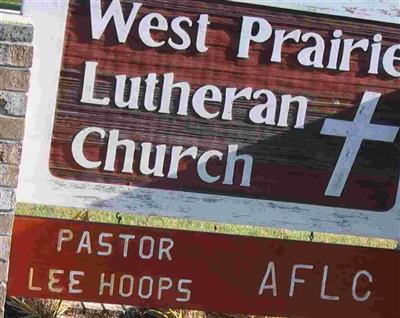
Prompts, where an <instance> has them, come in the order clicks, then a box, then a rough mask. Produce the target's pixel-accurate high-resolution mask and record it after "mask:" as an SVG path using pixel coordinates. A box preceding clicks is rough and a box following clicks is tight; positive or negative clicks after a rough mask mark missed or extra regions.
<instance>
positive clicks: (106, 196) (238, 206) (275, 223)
mask: <svg viewBox="0 0 400 318" xmlns="http://www.w3.org/2000/svg"><path fill="white" fill-rule="evenodd" d="M238 1H240V2H248V3H257V2H258V3H260V2H262V4H265V5H270V6H279V7H285V8H292V9H296V10H303V11H308V12H316V13H330V14H334V15H338V16H352V17H356V18H367V19H370V20H378V21H384V22H391V23H400V21H399V18H398V17H396V10H397V12H399V10H400V8H399V7H400V5H399V4H398V3H396V1H393V2H392V1H383V0H374V1H370V2H368V3H367V4H366V2H365V1H363V2H358V1H331V2H330V6H329V5H327V3H329V2H328V1H326V2H323V3H322V4H319V2H320V1H316V2H314V1H303V2H302V4H301V5H299V4H298V3H296V2H293V1H265V0H263V1H257V0H255V1H251V0H246V1H244V0H238ZM371 2H374V5H372V4H371ZM332 4H334V6H333V5H332ZM363 6H364V7H363ZM349 7H351V8H352V10H348V9H349ZM354 7H357V10H354ZM67 9H68V1H65V0H63V1H56V0H54V1H45V0H43V1H30V0H25V2H24V4H23V14H24V15H26V16H28V17H30V18H31V19H32V20H33V23H34V25H35V36H34V40H33V45H34V47H35V58H34V64H33V68H32V78H31V88H30V92H29V102H28V107H27V115H26V129H25V139H24V147H23V153H22V164H21V170H20V176H19V184H18V190H17V200H18V201H19V202H29V203H35V204H48V205H55V206H68V207H74V208H88V209H98V210H113V211H119V212H129V213H140V214H147V215H162V216H168V217H179V218H190V219H197V220H208V221H215V222H223V223H236V224H249V225H257V226H266V227H277V228H287V229H294V230H304V231H321V232H331V233H341V234H352V235H362V236H372V237H381V238H392V239H400V184H399V187H398V193H397V200H396V204H395V206H394V207H393V208H392V209H391V210H390V211H388V212H369V211H363V210H355V209H343V208H333V207H324V206H316V205H308V204H299V203H285V202H278V201H270V200H260V199H249V198H240V197H228V196H223V195H214V194H204V193H190V192H182V191H172V190H160V189H149V188H139V187H132V186H121V185H108V184H96V183H91V182H82V181H71V180H65V179H60V178H56V177H54V176H52V175H51V174H50V171H49V167H48V162H49V152H50V144H51V137H52V129H53V121H54V114H55V107H56V99H57V89H58V82H59V75H60V68H61V59H62V52H63V43H64V32H65V24H66V15H67ZM350 12H352V13H350Z"/></svg>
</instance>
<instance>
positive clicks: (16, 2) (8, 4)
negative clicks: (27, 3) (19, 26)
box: [0, 0, 22, 10]
mask: <svg viewBox="0 0 400 318" xmlns="http://www.w3.org/2000/svg"><path fill="white" fill-rule="evenodd" d="M21 3H22V0H0V9H8V10H20V9H21Z"/></svg>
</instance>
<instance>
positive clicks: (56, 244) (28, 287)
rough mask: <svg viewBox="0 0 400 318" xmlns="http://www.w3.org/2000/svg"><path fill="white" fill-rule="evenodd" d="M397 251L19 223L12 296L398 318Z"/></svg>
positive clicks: (13, 252)
mask: <svg viewBox="0 0 400 318" xmlns="http://www.w3.org/2000/svg"><path fill="white" fill-rule="evenodd" d="M399 268H400V253H399V251H394V250H384V249H373V248H363V247H353V246H340V245H328V244H319V243H308V242H299V241H287V240H275V239H265V238H255V237H242V236H232V235H221V234H210V233H198V232H189V231H178V230H166V229H156V228H143V227H133V226H119V225H107V224H98V223H87V222H71V221H69V220H68V221H67V220H56V219H41V218H28V217H17V218H16V220H15V225H14V232H13V241H12V248H11V266H10V274H9V285H8V291H9V294H10V295H14V296H26V297H43V298H60V299H68V300H77V301H78V300H79V301H95V302H104V303H119V304H131V305H137V306H146V307H167V308H186V309H198V310H204V311H216V312H226V313H243V314H259V315H267V314H268V315H280V316H282V315H283V316H307V317H363V318H365V317H391V318H394V317H400V302H399V295H400V271H399Z"/></svg>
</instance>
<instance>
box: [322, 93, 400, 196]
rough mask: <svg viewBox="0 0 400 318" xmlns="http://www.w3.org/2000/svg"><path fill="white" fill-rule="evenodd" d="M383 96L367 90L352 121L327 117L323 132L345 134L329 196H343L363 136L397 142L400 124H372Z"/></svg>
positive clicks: (369, 138) (327, 193) (326, 133)
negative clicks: (398, 125)
mask: <svg viewBox="0 0 400 318" xmlns="http://www.w3.org/2000/svg"><path fill="white" fill-rule="evenodd" d="M380 97H381V94H379V93H374V92H368V91H366V92H365V93H364V96H363V98H362V101H361V104H360V107H359V109H358V111H357V114H356V117H355V118H354V121H353V122H350V121H344V120H337V119H325V122H324V125H323V127H322V129H321V134H322V135H329V136H340V137H345V138H346V141H345V143H344V146H343V148H342V151H341V153H340V156H339V159H338V161H337V163H336V166H335V169H334V170H333V174H332V176H331V179H330V180H329V184H328V186H327V188H326V190H325V195H326V196H333V197H340V196H341V195H342V191H343V188H344V186H345V184H346V181H347V178H348V176H349V174H350V170H351V168H352V166H353V164H354V161H355V159H356V156H357V153H358V151H359V149H360V147H361V143H362V141H363V140H374V141H385V142H394V139H395V138H396V135H397V133H398V131H399V127H393V126H384V125H374V124H371V119H372V116H373V115H374V112H375V109H376V106H377V105H378V101H379V98H380Z"/></svg>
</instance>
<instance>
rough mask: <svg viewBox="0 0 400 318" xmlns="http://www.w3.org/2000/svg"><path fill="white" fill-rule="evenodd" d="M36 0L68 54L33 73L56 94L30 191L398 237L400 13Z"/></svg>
mask: <svg viewBox="0 0 400 318" xmlns="http://www.w3.org/2000/svg"><path fill="white" fill-rule="evenodd" d="M26 10H27V11H28V12H29V11H30V12H32V14H33V15H35V14H36V15H37V17H38V18H37V19H38V28H39V30H38V33H39V34H41V36H39V38H38V39H37V44H38V45H39V46H40V47H43V48H44V47H45V48H46V49H45V50H43V51H44V52H43V53H42V54H43V56H42V57H41V58H42V60H47V58H46V57H45V54H48V51H47V50H49V49H50V50H51V49H52V47H53V46H55V47H56V48H58V51H56V53H58V56H59V58H60V60H61V65H60V64H57V65H53V66H55V71H53V68H54V67H53V66H52V67H50V68H49V70H50V71H49V70H48V69H47V68H46V70H44V69H43V68H41V69H40V70H38V73H37V74H36V75H37V76H38V78H40V79H42V78H43V80H46V78H47V79H48V82H49V81H50V80H49V78H50V79H51V83H53V84H54V83H58V96H57V98H56V96H55V95H54V96H53V97H51V96H50V97H44V96H43V94H42V95H40V101H41V103H40V106H38V105H37V104H36V105H37V106H36V108H35V107H33V109H37V110H33V112H34V114H32V116H31V118H32V120H33V121H35V122H38V121H37V120H38V118H41V117H42V116H43V112H44V113H46V114H47V115H46V116H47V117H48V118H51V119H53V118H54V123H53V125H51V124H50V125H49V124H47V123H46V124H43V123H42V122H41V124H40V125H39V126H37V125H36V126H35V127H34V129H33V127H32V128H31V129H29V127H31V126H30V123H29V122H28V129H27V130H28V131H32V134H31V135H30V134H28V137H27V138H28V140H29V138H32V140H33V139H35V140H37V139H38V138H40V136H42V137H43V138H42V139H41V145H42V146H40V147H37V146H36V145H35V143H34V142H33V143H32V149H27V150H26V155H25V156H23V158H25V159H24V160H23V165H24V166H25V169H23V171H22V178H21V183H20V191H19V195H20V199H21V200H23V201H30V202H37V203H39V202H41V203H43V202H46V203H50V204H55V205H73V206H75V207H85V208H87V207H95V208H100V209H117V210H119V211H136V212H140V213H150V214H163V215H169V216H179V217H190V218H197V219H209V220H215V221H221V222H228V223H246V224H257V225H265V226H275V227H285V228H293V229H301V230H314V229H318V230H320V231H326V232H337V233H350V234H359V235H371V236H377V237H388V238H399V235H400V234H399V231H398V229H399V220H400V212H399V211H400V209H399V200H398V198H399V195H398V191H399V150H398V140H399V139H398V131H399V126H400V118H399V112H398V105H399V100H400V97H399V90H398V87H399V83H400V82H399V76H400V72H399V67H398V59H399V57H398V56H399V43H400V38H399V32H398V25H396V24H393V23H385V22H376V21H366V20H359V19H352V18H342V17H336V16H327V15H323V14H315V13H308V12H299V11H291V10H286V9H279V8H273V7H265V6H258V5H251V4H239V3H229V2H225V1H217V0H207V1H197V0H184V1H179V2H172V1H166V0H151V1H150V0H149V1H146V0H144V1H141V2H140V3H139V2H136V1H119V0H113V1H108V0H107V1H106V0H105V1H100V0H96V1H90V2H82V1H76V0H71V1H69V5H61V4H59V3H58V4H57V5H51V4H49V3H46V4H45V5H44V4H38V3H36V2H35V3H28V4H27V5H26ZM43 12H45V13H43ZM46 12H49V14H48V15H46ZM50 13H51V14H50ZM56 16H57V19H58V20H59V21H65V22H63V23H65V27H64V24H63V23H62V24H61V25H60V26H59V29H60V30H58V31H57V32H56V31H54V30H49V28H48V27H47V25H46V27H45V26H44V24H43V27H41V23H44V22H42V20H46V17H48V19H53V18H54V17H56ZM49 39H50V40H52V41H56V43H52V44H51V45H50V43H49ZM63 40H64V41H63ZM62 47H63V50H62V51H61V48H62ZM57 61H58V63H60V61H59V60H57ZM59 67H61V74H60V71H59ZM46 72H50V73H46ZM46 74H47V75H46ZM54 79H56V80H54ZM57 79H59V81H57ZM49 85H50V84H49ZM52 88H53V87H52ZM43 98H45V99H46V98H47V99H46V100H47V101H48V104H46V103H43ZM38 99H39V96H38ZM33 103H35V98H33ZM36 103H37V101H36ZM38 107H39V108H38ZM40 107H42V108H40ZM38 109H40V110H38ZM36 143H37V141H36ZM28 153H29V155H28ZM32 153H33V154H34V155H32ZM48 157H49V162H47V161H46V162H45V164H43V162H44V161H43V158H46V159H47V158H48ZM32 158H33V159H32ZM38 184H40V186H38Z"/></svg>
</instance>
